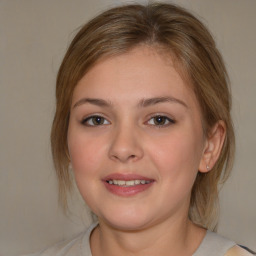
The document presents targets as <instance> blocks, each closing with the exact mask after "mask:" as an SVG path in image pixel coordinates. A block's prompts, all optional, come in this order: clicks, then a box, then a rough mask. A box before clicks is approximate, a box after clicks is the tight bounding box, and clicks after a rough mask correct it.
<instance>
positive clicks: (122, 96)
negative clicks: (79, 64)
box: [68, 46, 225, 256]
mask: <svg viewBox="0 0 256 256" xmlns="http://www.w3.org/2000/svg"><path fill="white" fill-rule="evenodd" d="M224 137H225V126H224V125H223V124H222V122H219V123H217V124H216V125H215V126H214V127H213V129H212V133H211V134H210V135H209V136H208V137H207V138H206V136H205V135H204V132H203V128H202V120H201V110H200V107H199V103H198V102H197V99H196V96H195V95H194V93H193V90H192V89H191V88H190V86H189V85H188V84H186V82H185V81H183V79H182V78H181V76H180V74H179V73H178V72H177V70H176V69H175V67H174V64H173V63H172V61H171V58H163V56H162V55H160V54H159V53H158V52H157V51H155V50H154V49H152V48H150V47H146V46H141V47H138V48H136V49H134V50H132V51H131V52H128V53H126V54H123V55H120V56H115V57H112V58H109V59H104V60H102V61H100V62H98V63H97V64H96V65H95V66H94V67H93V68H92V69H91V70H90V71H89V72H88V73H87V74H86V75H85V76H84V77H83V78H82V79H81V81H80V82H79V83H78V85H77V86H76V88H75V90H74V94H73V98H72V108H71V115H70V122H69V130H68V147H69V153H70V157H71V162H72V166H73V170H74V175H75V179H76V183H77V186H78V189H79V191H80V193H81V195H82V197H83V198H84V200H85V201H86V203H87V204H88V206H89V207H90V208H91V209H92V211H93V212H94V213H95V214H96V215H97V216H98V218H99V226H98V227H97V228H96V229H95V230H94V232H93V234H92V236H91V249H92V254H93V256H102V255H104V256H115V255H116V256H120V255H122V256H131V255H133V256H141V255H147V256H155V255H161V256H165V255H166V256H167V255H168V256H177V255H180V256H183V255H184V256H191V255H192V254H193V253H194V252H195V251H196V249H197V248H198V246H199V245H200V243H201V241H202V239H203V237H204V235H205V232H206V231H205V230H204V229H202V228H199V227H197V226H196V225H194V224H193V223H191V222H190V221H189V219H188V210H189V204H190V194H191V189H192V186H193V184H194V181H195V178H196V175H197V173H198V171H200V172H208V171H210V169H211V167H212V166H213V165H214V163H215V162H216V160H217V158H218V156H219V153H220V150H221V147H222V144H223V141H224ZM207 166H209V167H210V168H207ZM141 177H142V178H141ZM138 180H139V182H140V181H141V182H144V183H145V181H148V182H149V183H148V184H147V185H145V184H142V183H140V185H136V184H135V182H137V181H138ZM114 181H115V182H119V183H120V184H113V182H114ZM126 181H128V182H133V185H131V186H128V185H122V184H124V183H125V182H126ZM110 182H111V183H110Z"/></svg>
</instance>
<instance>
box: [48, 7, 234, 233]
mask: <svg viewBox="0 0 256 256" xmlns="http://www.w3.org/2000/svg"><path fill="white" fill-rule="evenodd" d="M141 44H145V45H148V46H152V47H153V48H156V49H157V48H161V49H163V50H164V52H166V53H167V55H168V53H169V56H170V57H171V56H172V57H174V58H175V60H176V62H178V66H179V67H180V69H181V73H184V74H186V77H187V78H188V79H189V81H190V84H191V85H192V87H193V90H194V92H195V95H196V97H197V99H198V101H199V103H200V107H201V111H202V119H203V120H202V125H203V128H204V132H205V135H206V136H207V133H208V132H209V131H210V128H211V127H213V125H214V124H215V123H216V122H217V121H219V120H223V121H224V123H225V125H226V138H225V142H224V146H223V148H222V151H221V155H220V157H219V159H218V161H217V162H216V164H215V166H214V167H213V168H212V170H211V171H210V172H208V173H200V172H198V175H197V178H196V181H195V184H194V186H193V189H192V193H191V202H190V210H189V217H190V219H191V220H192V221H193V222H194V223H196V224H199V225H201V226H203V227H206V228H208V229H214V228H215V227H216V224H217V213H218V185H219V184H222V183H224V181H225V180H226V179H227V178H228V176H229V173H230V170H231V167H232V164H233V158H234V148H235V138H234V131H233V125H232V120H231V116H230V110H231V96H230V89H229V80H228V76H227V72H226V68H225V66H224V63H223V60H222V57H221V55H220V53H219V51H218V50H217V48H216V45H215V42H214V40H213V38H212V36H211V35H210V33H209V32H208V30H207V29H206V28H205V26H204V25H203V24H202V23H201V22H200V21H199V20H198V19H197V18H195V17H194V16H193V15H192V14H190V13H189V12H187V11H186V10H184V9H183V8H181V7H177V6H175V5H172V4H166V3H153V4H149V5H146V6H143V5H139V4H136V5H126V6H121V7H116V8H113V9H110V10H108V11H105V12H104V13H102V14H100V15H99V16H97V17H96V18H94V19H92V20H91V21H90V22H88V23H87V24H86V25H84V26H83V27H82V28H81V30H80V31H79V32H78V33H77V35H76V36H75V38H74V39H73V41H72V42H71V44H70V46H69V48H68V50H67V53H66V55H65V57H64V59H63V62H62V64H61V66H60V69H59V72H58V76H57V83H56V101H57V102H56V113H55V117H54V121H53V125H52V133H51V144H52V154H53V160H54V164H55V168H56V173H57V177H58V180H59V192H60V200H61V202H62V203H63V205H64V206H65V205H66V195H67V194H66V192H67V191H70V190H71V188H72V181H71V176H70V173H69V171H68V164H69V154H68V146H67V132H68V123H69V113H70V107H71V99H72V94H73V91H74V88H75V86H76V85H77V83H78V81H79V80H80V79H81V78H82V77H83V76H84V75H85V73H86V72H87V71H88V70H89V69H90V68H92V66H93V65H95V63H96V62H97V61H99V60H100V59H101V58H103V57H108V56H114V55H118V54H122V53H125V52H127V51H129V50H131V49H132V48H134V47H136V46H138V45H141Z"/></svg>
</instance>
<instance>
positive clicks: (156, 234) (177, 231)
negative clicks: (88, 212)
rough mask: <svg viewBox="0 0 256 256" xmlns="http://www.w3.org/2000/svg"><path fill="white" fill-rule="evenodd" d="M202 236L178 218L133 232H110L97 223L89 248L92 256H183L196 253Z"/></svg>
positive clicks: (201, 232)
mask: <svg viewBox="0 0 256 256" xmlns="http://www.w3.org/2000/svg"><path fill="white" fill-rule="evenodd" d="M204 235H205V230H203V229H201V228H199V227H197V226H195V225H194V224H193V223H192V222H190V221H189V220H188V219H187V218H182V217H180V218H179V219H178V220H176V221H172V220H169V221H168V222H166V221H165V222H163V223H158V224H155V225H152V226H150V227H148V228H145V229H140V230H136V231H123V230H119V229H114V228H112V227H110V226H109V225H108V224H106V223H105V222H104V221H101V220H100V221H99V226H98V227H97V228H96V229H95V231H94V232H93V234H92V237H91V247H92V253H93V256H99V255H104V256H110V255H111V256H117V255H118V256H119V255H123V256H131V255H133V256H135V255H136V256H142V255H148V256H151V255H152V256H153V255H161V256H165V255H166V256H167V255H168V256H177V255H180V256H183V255H184V256H186V255H192V254H193V253H194V252H195V251H196V249H197V248H198V246H199V245H200V243H201V241H202V239H203V237H204Z"/></svg>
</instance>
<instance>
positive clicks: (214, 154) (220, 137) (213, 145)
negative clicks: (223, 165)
mask: <svg viewBox="0 0 256 256" xmlns="http://www.w3.org/2000/svg"><path fill="white" fill-rule="evenodd" d="M225 137H226V125H225V123H224V122H223V121H222V120H219V121H218V122H217V123H216V124H215V125H214V126H213V127H212V129H211V130H210V132H209V133H208V135H207V138H206V140H205V145H204V150H203V154H202V158H201V161H200V164H199V172H203V173H206V172H209V171H210V170H211V169H212V168H213V166H214V164H215V163H216V161H217V160H218V158H219V155H220V152H221V149H222V147H223V144H224V140H225Z"/></svg>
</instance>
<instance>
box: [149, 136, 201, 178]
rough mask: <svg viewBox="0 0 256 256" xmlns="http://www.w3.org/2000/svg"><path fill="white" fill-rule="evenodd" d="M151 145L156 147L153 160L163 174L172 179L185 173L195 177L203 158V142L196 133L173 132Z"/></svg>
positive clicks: (187, 175)
mask: <svg viewBox="0 0 256 256" xmlns="http://www.w3.org/2000/svg"><path fill="white" fill-rule="evenodd" d="M150 147H151V148H154V151H152V154H151V156H152V158H153V159H154V160H153V161H154V163H155V164H156V165H157V167H158V169H159V170H160V171H161V172H163V174H166V175H167V176H168V177H169V178H170V179H173V178H174V177H178V176H183V175H186V177H190V178H191V179H194V176H195V175H196V173H197V171H198V167H199V163H200V160H201V143H200V139H199V137H198V136H196V134H195V135H192V134H191V133H190V134H186V133H185V132H177V133H173V134H172V135H171V136H169V137H168V138H165V139H163V140H158V141H156V142H154V147H152V146H150ZM183 178H184V177H183Z"/></svg>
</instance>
